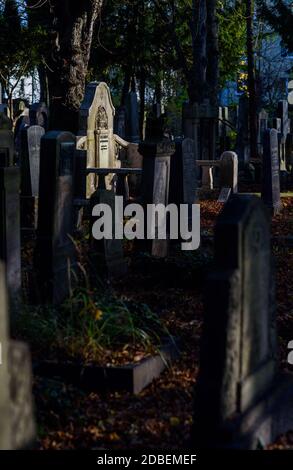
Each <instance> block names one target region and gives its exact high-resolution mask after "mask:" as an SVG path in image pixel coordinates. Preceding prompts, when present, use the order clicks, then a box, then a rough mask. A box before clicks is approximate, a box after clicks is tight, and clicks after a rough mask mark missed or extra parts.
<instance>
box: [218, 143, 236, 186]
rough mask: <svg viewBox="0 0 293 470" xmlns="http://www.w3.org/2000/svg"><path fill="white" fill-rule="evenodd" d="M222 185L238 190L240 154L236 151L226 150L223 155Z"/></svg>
mask: <svg viewBox="0 0 293 470" xmlns="http://www.w3.org/2000/svg"><path fill="white" fill-rule="evenodd" d="M220 187H221V188H225V187H226V188H231V191H232V193H237V191H238V156H237V154H236V153H235V152H224V153H223V154H222V156H221V168H220Z"/></svg>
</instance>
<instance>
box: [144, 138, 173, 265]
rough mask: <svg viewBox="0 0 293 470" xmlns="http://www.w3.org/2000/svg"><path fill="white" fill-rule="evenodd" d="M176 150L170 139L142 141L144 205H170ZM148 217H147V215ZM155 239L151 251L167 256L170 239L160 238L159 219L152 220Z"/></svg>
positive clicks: (158, 255) (156, 254) (154, 253)
mask: <svg viewBox="0 0 293 470" xmlns="http://www.w3.org/2000/svg"><path fill="white" fill-rule="evenodd" d="M174 152H175V144H174V143H173V142H171V141H169V140H165V141H164V140H162V141H158V142H151V141H149V142H142V143H141V144H140V146H139V153H140V154H141V155H142V156H143V173H142V200H143V204H144V207H146V206H147V205H148V204H164V206H167V205H168V201H169V183H170V160H171V155H172V154H174ZM145 218H146V217H145ZM151 225H152V226H153V227H154V229H155V234H156V235H155V237H156V238H155V239H154V240H152V243H151V245H152V247H151V253H152V255H153V256H156V257H166V256H167V254H168V240H167V239H166V240H164V239H163V240H160V239H158V236H157V231H158V229H159V226H158V220H157V218H156V220H155V221H154V220H152V222H151Z"/></svg>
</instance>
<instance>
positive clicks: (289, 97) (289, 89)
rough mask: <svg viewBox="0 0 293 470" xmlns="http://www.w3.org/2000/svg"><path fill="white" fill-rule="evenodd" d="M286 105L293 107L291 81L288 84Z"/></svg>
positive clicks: (292, 81) (292, 83)
mask: <svg viewBox="0 0 293 470" xmlns="http://www.w3.org/2000/svg"><path fill="white" fill-rule="evenodd" d="M288 92H289V93H288V103H289V105H290V106H293V80H291V81H290V82H289V83H288Z"/></svg>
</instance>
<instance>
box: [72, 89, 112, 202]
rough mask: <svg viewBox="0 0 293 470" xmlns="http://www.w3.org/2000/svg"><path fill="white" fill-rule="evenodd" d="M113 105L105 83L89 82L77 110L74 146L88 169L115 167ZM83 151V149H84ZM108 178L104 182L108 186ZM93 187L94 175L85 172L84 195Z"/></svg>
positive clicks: (90, 191)
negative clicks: (83, 156)
mask: <svg viewBox="0 0 293 470" xmlns="http://www.w3.org/2000/svg"><path fill="white" fill-rule="evenodd" d="M114 115H115V108H114V106H113V103H112V99H111V94H110V90H109V87H108V86H107V85H106V83H103V82H101V83H96V82H92V83H90V84H89V85H87V87H86V92H85V97H84V100H83V102H82V104H81V107H80V110H79V132H78V136H77V149H78V150H81V151H82V152H83V154H85V156H86V164H85V166H86V167H88V168H117V167H119V162H118V161H117V159H116V148H115V139H114V134H113V128H114ZM84 151H85V152H84ZM110 182H111V178H109V179H108V181H107V187H108V188H109V187H110ZM96 187H97V178H96V176H95V175H89V177H88V182H87V196H90V195H91V194H92V193H93V192H94V191H95V189H96Z"/></svg>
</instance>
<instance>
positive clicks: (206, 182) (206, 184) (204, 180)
mask: <svg viewBox="0 0 293 470" xmlns="http://www.w3.org/2000/svg"><path fill="white" fill-rule="evenodd" d="M201 187H202V189H207V190H209V189H214V170H213V167H212V166H208V165H205V166H203V167H202V176H201Z"/></svg>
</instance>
